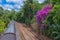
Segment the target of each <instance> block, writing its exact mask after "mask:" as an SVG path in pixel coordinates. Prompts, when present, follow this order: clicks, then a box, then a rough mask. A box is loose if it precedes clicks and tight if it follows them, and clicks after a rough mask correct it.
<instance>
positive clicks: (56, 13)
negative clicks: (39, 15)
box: [43, 4, 60, 40]
mask: <svg viewBox="0 0 60 40" xmlns="http://www.w3.org/2000/svg"><path fill="white" fill-rule="evenodd" d="M44 24H45V25H46V28H45V29H44V30H43V33H44V34H45V35H47V36H48V37H51V38H53V39H54V40H60V4H55V5H54V7H53V8H52V10H51V11H50V12H49V13H48V15H47V17H46V19H45V20H44Z"/></svg>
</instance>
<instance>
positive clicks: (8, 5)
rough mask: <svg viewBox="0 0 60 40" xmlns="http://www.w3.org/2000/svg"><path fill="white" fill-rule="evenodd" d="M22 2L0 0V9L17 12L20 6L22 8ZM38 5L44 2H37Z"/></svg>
mask: <svg viewBox="0 0 60 40" xmlns="http://www.w3.org/2000/svg"><path fill="white" fill-rule="evenodd" d="M23 1H24V0H0V7H3V8H4V9H7V10H11V9H14V10H15V11H18V10H19V9H20V8H21V6H23ZM38 1H39V3H42V2H43V1H44V0H38Z"/></svg>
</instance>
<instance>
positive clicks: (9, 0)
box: [6, 0, 23, 4]
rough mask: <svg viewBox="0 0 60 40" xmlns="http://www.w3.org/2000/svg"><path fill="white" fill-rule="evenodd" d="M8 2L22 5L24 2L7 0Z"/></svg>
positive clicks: (21, 0)
mask: <svg viewBox="0 0 60 40" xmlns="http://www.w3.org/2000/svg"><path fill="white" fill-rule="evenodd" d="M6 2H13V3H16V4H22V3H23V0H6Z"/></svg>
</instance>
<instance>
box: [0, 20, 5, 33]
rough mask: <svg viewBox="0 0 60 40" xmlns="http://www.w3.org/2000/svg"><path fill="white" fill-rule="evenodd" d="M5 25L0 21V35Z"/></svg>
mask: <svg viewBox="0 0 60 40" xmlns="http://www.w3.org/2000/svg"><path fill="white" fill-rule="evenodd" d="M4 28H5V23H4V22H3V21H2V20H1V19H0V33H1V32H3V31H4Z"/></svg>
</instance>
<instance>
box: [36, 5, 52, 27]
mask: <svg viewBox="0 0 60 40" xmlns="http://www.w3.org/2000/svg"><path fill="white" fill-rule="evenodd" d="M51 8H52V6H51V5H45V6H44V7H43V8H42V9H41V10H39V11H37V13H36V22H37V24H40V22H41V20H44V19H45V18H46V16H47V14H48V12H49V11H50V9H51ZM41 28H44V27H43V25H42V26H41Z"/></svg>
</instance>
